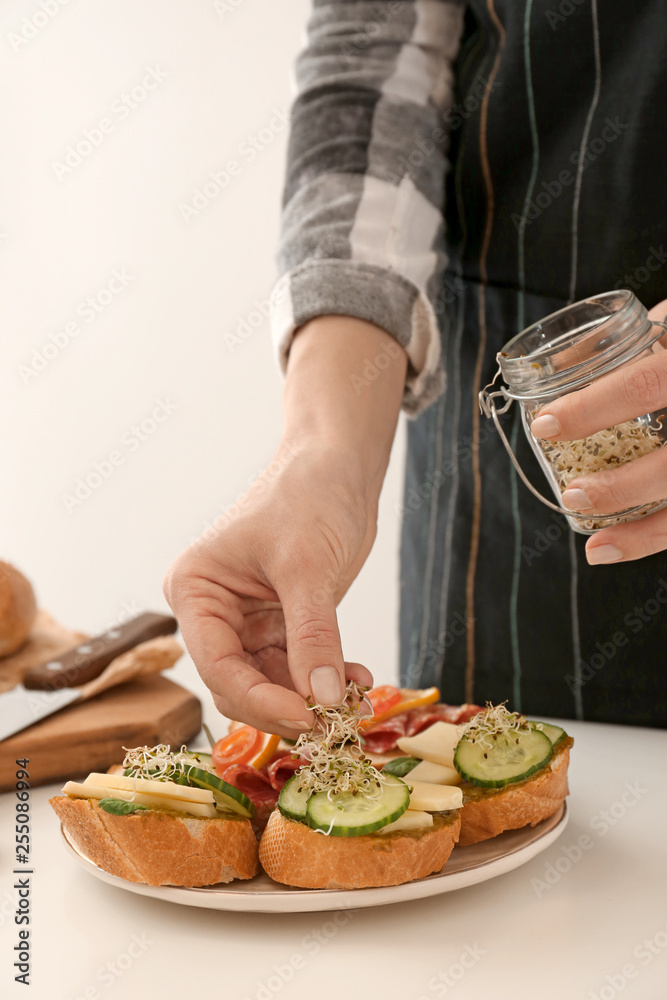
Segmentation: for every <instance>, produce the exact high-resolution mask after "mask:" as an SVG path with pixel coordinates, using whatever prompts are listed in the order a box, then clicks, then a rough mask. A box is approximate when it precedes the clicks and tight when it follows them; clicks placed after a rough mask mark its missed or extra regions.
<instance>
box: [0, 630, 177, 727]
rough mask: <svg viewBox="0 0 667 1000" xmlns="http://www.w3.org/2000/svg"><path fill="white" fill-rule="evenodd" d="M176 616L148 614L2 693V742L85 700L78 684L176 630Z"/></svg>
mask: <svg viewBox="0 0 667 1000" xmlns="http://www.w3.org/2000/svg"><path fill="white" fill-rule="evenodd" d="M177 627H178V623H177V621H176V619H175V618H173V617H172V616H171V615H158V614H154V613H153V612H150V611H147V612H145V613H144V614H141V615H137V617H136V618H132V619H130V621H127V622H125V623H124V624H123V625H118V626H115V627H112V628H110V629H108V630H107V631H106V632H102V633H101V634H100V635H97V636H94V637H93V638H92V639H86V640H85V641H84V642H81V643H79V645H78V646H75V647H74V648H73V649H70V650H68V651H67V652H66V653H63V654H62V655H61V656H59V657H58V658H57V659H53V660H49V661H48V662H46V663H43V664H41V665H40V666H37V667H32V668H31V669H30V670H28V671H27V672H26V674H25V677H24V678H23V684H18V685H17V686H16V687H15V688H13V689H12V690H11V691H8V692H6V693H5V694H0V741H2V740H6V739H7V737H9V736H13V735H14V733H18V732H20V731H21V730H22V729H26V728H27V727H28V726H32V725H34V724H35V723H36V722H39V721H40V719H45V718H46V717H47V716H48V715H52V714H53V713H54V712H58V711H60V709H61V708H65V706H66V705H71V704H73V703H74V702H75V701H78V700H79V699H80V698H81V697H82V691H81V689H80V688H79V687H77V686H76V685H80V684H85V683H87V682H88V681H92V680H94V679H95V678H96V677H99V676H100V674H101V673H102V671H103V670H105V669H106V667H108V666H109V664H110V663H111V662H112V660H115V659H116V657H118V656H121V655H122V654H123V653H126V652H128V651H129V650H130V649H133V648H134V647H135V646H138V645H139V643H142V642H146V641H147V640H148V639H154V638H156V637H157V636H161V635H170V634H172V633H173V632H175V631H176V629H177Z"/></svg>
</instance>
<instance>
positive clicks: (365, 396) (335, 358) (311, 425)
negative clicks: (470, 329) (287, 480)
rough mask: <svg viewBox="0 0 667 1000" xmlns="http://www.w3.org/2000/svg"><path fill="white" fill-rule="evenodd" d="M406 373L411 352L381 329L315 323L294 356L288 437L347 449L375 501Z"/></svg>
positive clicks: (324, 320) (358, 323)
mask: <svg viewBox="0 0 667 1000" xmlns="http://www.w3.org/2000/svg"><path fill="white" fill-rule="evenodd" d="M406 370H407V354H406V352H405V351H404V349H403V348H402V347H401V346H400V344H399V343H398V342H397V341H396V339H395V338H394V337H392V336H390V335H389V334H388V333H386V332H385V331H384V330H382V329H381V328H380V327H377V326H374V325H373V324H372V323H367V322H366V321H364V320H360V319H355V318H353V317H349V316H319V317H317V318H316V319H313V320H310V321H309V322H308V323H306V324H304V326H302V327H301V329H300V330H299V331H298V333H297V335H296V337H295V339H294V342H293V344H292V348H291V351H290V355H289V362H288V367H287V375H286V381H285V391H284V410H285V431H284V440H286V441H287V442H289V443H291V444H302V445H304V446H311V447H312V446H314V447H318V448H324V449H327V450H331V451H332V452H335V453H338V454H344V455H345V456H346V457H347V458H348V460H349V462H350V464H351V466H352V468H351V470H350V471H352V472H353V474H355V475H356V476H357V477H358V479H359V482H360V485H361V487H362V488H363V490H364V491H365V493H366V500H367V502H368V503H369V504H371V505H372V506H376V505H377V500H378V497H379V494H380V490H381V488H382V481H383V479H384V475H385V472H386V469H387V465H388V462H389V455H390V453H391V446H392V442H393V439H394V434H395V431H396V423H397V420H398V414H399V412H400V408H401V401H402V398H403V391H404V386H405V377H406Z"/></svg>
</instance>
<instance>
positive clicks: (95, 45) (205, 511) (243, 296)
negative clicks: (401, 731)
mask: <svg viewBox="0 0 667 1000" xmlns="http://www.w3.org/2000/svg"><path fill="white" fill-rule="evenodd" d="M45 2H46V0H45ZM49 5H50V6H49ZM47 7H48V8H49V9H50V10H51V11H53V10H54V9H55V13H52V14H51V16H48V15H47V14H45V13H44V12H43V11H42V10H41V8H40V6H39V4H38V2H37V0H31V2H5V3H4V4H3V5H2V7H1V8H0V52H1V53H2V55H1V60H0V92H1V93H2V95H3V98H2V108H1V110H0V127H1V134H2V150H3V153H2V157H1V158H0V159H1V162H0V172H1V173H0V197H1V198H2V202H1V208H0V232H1V233H2V239H1V242H0V258H1V266H0V316H1V327H0V330H1V332H0V338H1V342H2V368H1V376H0V377H1V379H2V387H1V392H0V407H1V409H2V412H1V413H0V419H1V421H2V423H1V426H2V428H3V434H2V445H1V448H2V487H1V489H0V532H1V534H0V558H5V559H8V560H10V561H12V562H14V563H15V564H16V565H17V566H18V567H19V568H21V569H22V570H23V571H24V572H25V573H26V574H27V575H28V576H29V577H30V579H31V580H32V581H33V583H34V585H35V588H36V590H37V592H38V597H39V600H40V603H41V604H42V606H44V607H46V608H47V609H48V610H50V611H51V612H52V613H53V614H54V615H56V617H58V618H59V619H60V620H62V621H63V622H64V623H66V624H67V625H69V626H71V627H75V628H81V629H84V630H89V631H91V632H96V631H101V630H102V629H104V628H105V627H106V626H107V625H108V624H109V623H110V622H112V621H116V620H117V619H118V618H120V617H126V616H127V615H128V614H129V613H132V612H133V611H134V612H138V611H140V610H142V609H145V608H152V609H155V610H159V609H160V608H165V607H166V605H165V602H164V599H163V597H162V590H161V581H162V577H163V574H164V572H165V570H166V569H167V567H168V566H169V564H170V562H171V561H172V559H173V558H174V557H175V556H176V555H178V553H179V552H180V551H181V550H182V549H183V548H184V547H185V546H186V545H187V544H188V543H189V542H190V541H191V540H192V539H193V538H194V537H196V536H197V535H199V534H200V533H201V532H202V530H203V529H204V528H205V527H206V526H207V524H208V523H210V522H211V521H212V520H213V519H214V518H215V517H216V515H217V514H219V513H220V512H221V511H222V510H223V509H224V508H225V507H227V506H228V505H229V504H231V503H232V502H233V501H234V500H235V499H236V498H237V497H238V496H239V495H240V494H242V493H243V492H244V490H245V489H246V488H247V486H248V484H249V482H250V481H251V480H252V478H253V477H254V476H256V475H257V473H258V472H259V471H260V469H261V468H262V467H263V466H265V465H266V464H268V462H269V461H270V459H271V457H272V454H273V449H274V448H275V445H276V443H277V441H278V438H279V434H280V425H281V388H282V377H281V376H280V374H279V372H278V369H277V365H276V362H275V360H274V357H273V354H272V350H271V345H270V339H269V326H268V321H267V320H266V319H264V318H262V316H261V313H262V310H263V311H264V312H266V308H267V305H268V302H267V299H268V296H269V293H270V291H271V288H272V285H273V282H274V280H275V277H276V269H275V251H276V247H277V242H278V232H279V220H280V201H281V194H282V186H283V178H284V165H285V158H286V145H287V126H286V125H285V123H284V117H285V115H286V114H288V113H289V107H290V103H291V100H292V96H293V92H294V83H293V80H294V75H293V63H294V59H295V56H296V54H297V52H298V50H299V49H300V47H301V45H302V43H303V40H304V32H305V25H306V22H307V18H308V14H309V9H310V5H309V3H307V2H305V0H289V3H284V2H283V3H276V2H269V0H229V2H225V0H220V2H219V3H218V4H215V3H214V2H204V0H197V2H193V0H188V2H187V3H186V2H178V0H141V2H137V0H133V2H130V0H95V3H84V2H82V0H69V2H68V3H67V4H66V5H63V6H59V4H58V2H57V0H48V3H47ZM25 18H28V19H29V20H28V21H26V20H25ZM31 22H32V23H31ZM44 22H46V23H44ZM27 35H32V36H33V37H29V38H27V39H26V37H25V36H27ZM151 69H152V70H153V71H156V72H153V75H152V79H150V81H149V83H150V86H151V87H152V88H153V89H152V90H150V91H148V90H144V92H143V100H141V99H140V98H141V96H142V92H141V90H139V91H137V92H136V93H135V96H134V98H133V97H132V90H133V88H134V87H136V86H139V87H141V86H142V79H143V78H144V77H145V76H146V74H147V73H148V72H149V70H151ZM161 77H164V78H163V79H161ZM128 92H129V93H130V95H131V96H130V103H131V104H132V103H134V104H136V106H135V107H128V105H127V104H126V103H125V99H124V96H123V95H126V94H127V93H128ZM103 119H107V122H106V123H105V124H104V125H103V128H100V122H101V121H102V120H103ZM103 129H106V130H107V131H104V130H103ZM86 131H88V133H89V136H88V137H87V136H86ZM91 133H92V139H93V141H94V142H95V141H96V142H97V144H96V145H94V146H87V145H86V142H87V141H88V142H89V141H90V136H91ZM82 142H83V145H82V146H79V144H80V143H82ZM253 144H254V145H255V147H257V146H259V147H260V148H259V149H257V148H255V150H254V151H253ZM68 146H70V147H74V151H75V152H74V154H72V153H71V152H70V154H69V158H68V159H66V155H67V147H68ZM77 147H78V149H79V153H80V152H83V153H84V154H85V155H83V156H81V158H80V162H78V163H77V162H76V156H77V155H78V154H77V152H76V151H77ZM230 160H235V161H236V162H237V163H238V164H239V172H238V173H237V175H236V176H233V177H231V178H230V179H229V182H228V183H227V184H226V186H225V187H224V190H223V189H222V184H223V182H224V178H223V181H222V182H220V183H219V184H218V186H217V189H216V185H215V184H214V183H213V184H211V183H210V182H211V177H210V174H211V172H220V171H225V168H226V165H227V164H228V163H229V161H230ZM207 182H208V183H209V184H210V186H209V187H208V188H207V191H208V193H209V196H208V197H207V196H206V195H204V196H203V199H202V196H201V195H200V196H199V199H200V200H199V201H196V191H197V189H199V190H200V191H201V189H202V188H204V186H205V185H206V184H207ZM193 202H195V204H199V205H200V206H201V205H202V204H203V207H201V208H200V209H199V210H198V211H197V212H196V213H194V212H192V211H190V212H188V208H187V206H192V205H193ZM184 206H185V207H184ZM186 215H188V218H185V216H186ZM114 271H117V272H120V273H124V274H125V278H124V281H125V284H124V285H123V284H122V282H119V281H118V280H116V281H115V282H114V283H113V286H112V289H116V290H117V291H116V292H115V293H114V294H113V295H110V294H109V293H108V292H106V291H105V289H107V288H108V286H109V282H110V280H111V279H112V275H113V273H114ZM130 276H131V278H130ZM100 293H101V294H100ZM89 296H93V298H94V299H96V303H95V304H96V307H97V310H99V311H97V312H95V311H93V309H92V308H90V307H88V306H87V305H86V301H85V300H86V299H87V298H88V297H89ZM97 296H99V298H97ZM108 299H111V301H107V300H108ZM82 303H83V305H82ZM91 316H93V317H94V318H92V319H91V318H90V317H91ZM68 324H76V326H75V327H74V331H75V332H73V333H72V332H71V331H72V329H73V328H72V326H71V325H70V326H69V329H68ZM53 337H56V338H57V341H56V343H55V345H54V342H53V339H52V338H53ZM38 369H39V370H38ZM160 400H166V401H168V403H169V404H170V405H173V406H174V407H175V409H173V412H172V413H171V415H169V416H168V417H167V418H166V419H164V420H163V422H162V423H160V424H153V425H152V427H153V430H154V433H150V428H151V423H150V420H149V423H148V424H147V425H146V427H147V428H148V430H149V432H148V433H145V431H141V430H140V436H141V437H142V438H143V440H141V439H140V436H139V435H137V434H136V432H135V431H134V430H133V428H134V427H135V426H136V425H137V424H139V425H141V421H142V420H144V419H145V418H147V417H148V418H149V417H150V414H151V412H152V411H153V410H154V408H155V407H156V406H157V405H158V403H159V401H160ZM164 412H166V411H162V413H161V415H162V414H163V413H164ZM403 431H404V428H403V427H401V431H400V432H399V435H398V439H397V444H396V447H395V449H394V455H393V458H392V464H391V468H390V470H389V474H388V478H387V483H386V486H385V491H384V494H383V500H382V508H381V513H380V526H379V536H378V541H377V543H376V546H375V549H374V551H373V554H372V555H371V557H370V559H369V561H368V563H367V565H366V567H365V568H364V570H363V571H362V574H361V576H360V578H359V580H358V582H357V583H356V584H355V585H354V586H353V587H352V589H351V591H350V592H349V593H348V595H347V596H346V598H345V600H344V602H343V604H342V606H341V610H340V624H341V631H342V637H343V645H344V652H345V655H346V657H347V658H348V659H354V660H358V661H362V662H364V663H366V664H367V665H368V666H369V668H370V669H371V670H373V672H374V674H375V676H376V679H377V680H379V681H391V680H393V679H395V676H396V671H397V627H398V626H397V610H398V607H397V581H398V542H399V528H400V524H399V521H400V518H399V514H398V512H397V509H396V508H397V505H398V504H399V502H400V497H401V478H402V465H403ZM113 452H116V453H118V454H117V455H116V462H117V463H118V464H117V465H116V466H115V467H114V466H113V465H111V464H110V463H109V456H110V454H111V453H113ZM118 456H120V457H118ZM105 462H106V463H108V464H107V465H105V464H104V463H105ZM100 465H101V466H102V469H104V470H106V472H107V473H109V472H111V474H110V475H109V476H108V478H106V479H103V478H101V473H100ZM91 473H92V474H93V477H92V480H90V482H92V483H93V484H96V486H95V488H93V489H92V490H90V492H89V495H88V496H86V495H85V489H86V487H85V485H84V487H83V492H82V488H81V484H79V497H81V496H83V497H84V499H82V500H79V499H78V498H77V496H76V493H75V490H76V488H77V483H79V481H80V480H84V481H85V480H86V478H87V477H90V475H91ZM95 474H97V478H96V475H95ZM68 498H69V499H68ZM72 498H73V499H72ZM177 676H178V677H179V679H180V680H182V681H183V682H184V683H186V684H189V685H190V686H191V687H194V688H197V690H200V693H202V694H204V695H205V692H204V691H203V690H202V689H201V688H200V687H199V684H198V678H197V677H196V676H195V672H194V669H193V667H192V665H191V664H190V663H189V662H188V661H183V662H182V663H181V664H180V665H179V667H178V668H177Z"/></svg>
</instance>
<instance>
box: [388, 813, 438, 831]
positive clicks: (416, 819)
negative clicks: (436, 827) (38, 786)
mask: <svg viewBox="0 0 667 1000" xmlns="http://www.w3.org/2000/svg"><path fill="white" fill-rule="evenodd" d="M429 826H433V817H432V816H431V814H430V813H428V812H418V811H417V810H416V809H408V811H407V812H404V813H403V815H402V816H399V817H398V819H395V820H394V822H393V823H388V824H387V825H386V826H383V827H381V828H380V829H379V830H378V831H377V832H378V833H395V832H396V831H398V830H422V829H424V830H425V829H427V828H428V827H429Z"/></svg>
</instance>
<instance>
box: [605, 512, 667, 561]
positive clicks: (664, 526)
mask: <svg viewBox="0 0 667 1000" xmlns="http://www.w3.org/2000/svg"><path fill="white" fill-rule="evenodd" d="M664 549H667V508H666V509H665V510H659V511H657V512H656V513H655V514H649V515H648V516H647V517H643V518H642V519H641V520H639V521H626V522H624V523H623V524H618V525H614V527H613V528H603V529H602V530H601V531H597V532H596V533H595V534H594V535H593V536H592V537H591V538H590V539H589V540H588V542H587V543H586V559H587V560H588V562H589V563H590V564H591V565H593V566H597V565H602V564H605V563H617V562H629V561H631V560H633V559H642V558H643V557H644V556H651V555H653V554H654V553H656V552H662V551H663V550H664Z"/></svg>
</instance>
